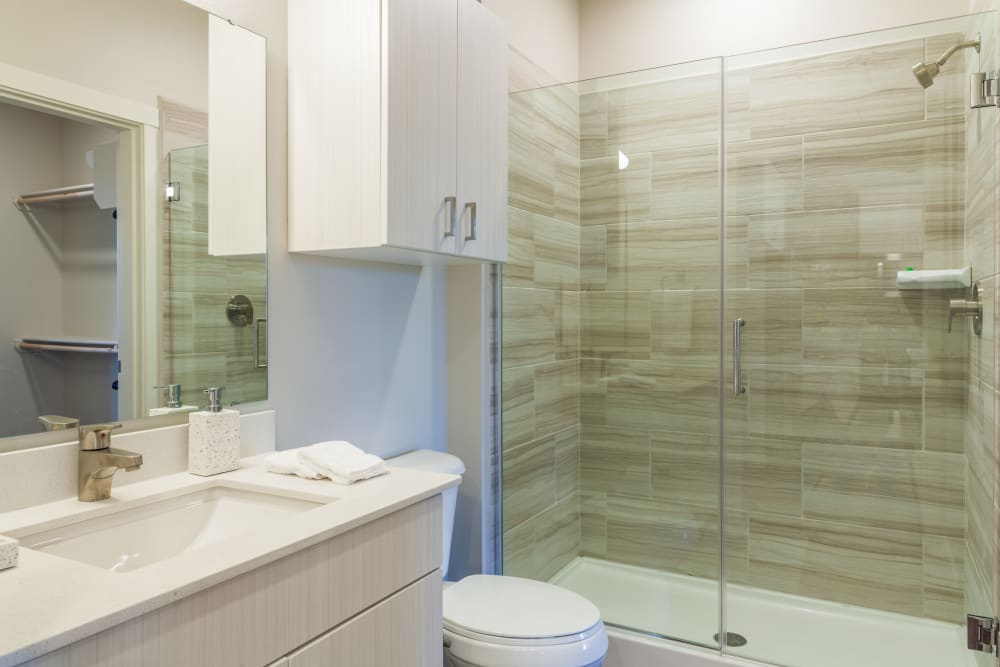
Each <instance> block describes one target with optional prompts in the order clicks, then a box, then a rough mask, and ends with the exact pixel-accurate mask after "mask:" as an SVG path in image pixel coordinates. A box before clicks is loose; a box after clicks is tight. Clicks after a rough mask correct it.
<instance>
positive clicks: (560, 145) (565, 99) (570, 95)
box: [531, 86, 580, 159]
mask: <svg viewBox="0 0 1000 667" xmlns="http://www.w3.org/2000/svg"><path fill="white" fill-rule="evenodd" d="M531 95H532V98H533V101H534V105H535V113H536V118H537V121H536V122H537V126H536V129H535V132H536V134H537V135H538V136H539V137H541V138H542V139H543V140H544V141H545V142H546V143H548V144H550V145H551V146H552V148H554V149H555V150H557V151H561V152H563V153H566V154H567V155H569V156H571V157H573V158H575V159H579V157H580V96H579V95H577V94H576V91H575V90H574V87H573V86H546V87H544V88H539V89H538V90H535V91H533V92H532V93H531Z"/></svg>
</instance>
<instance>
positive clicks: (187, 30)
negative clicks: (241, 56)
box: [0, 0, 208, 109]
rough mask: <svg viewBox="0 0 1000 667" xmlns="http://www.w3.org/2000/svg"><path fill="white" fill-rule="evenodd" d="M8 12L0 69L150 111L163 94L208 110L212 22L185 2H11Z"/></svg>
mask: <svg viewBox="0 0 1000 667" xmlns="http://www.w3.org/2000/svg"><path fill="white" fill-rule="evenodd" d="M3 9H4V15H5V16H7V17H16V19H15V20H5V21H3V22H2V23H0V62H4V63H8V64H10V65H15V66H17V67H22V68H24V69H30V70H33V71H36V72H40V73H42V74H46V75H48V76H53V77H56V78H60V79H68V80H71V81H72V82H73V83H76V84H78V85H81V86H85V87H88V88H93V89H94V90H99V91H102V92H105V93H108V94H112V95H117V96H119V97H123V98H126V99H130V100H133V101H136V102H140V103H142V104H145V105H147V106H149V107H153V108H155V107H156V98H157V96H158V95H162V96H165V97H167V98H169V99H172V100H177V101H181V102H184V103H185V104H187V105H188V106H193V107H196V108H199V109H206V108H207V99H208V21H207V20H206V19H205V15H204V14H203V13H202V12H200V11H198V10H197V9H195V8H193V7H191V5H189V4H187V3H186V2H183V0H154V1H149V0H143V1H141V2H136V1H135V0H88V1H87V2H78V1H77V0H49V1H47V2H36V1H35V0H6V1H5V2H4V7H3ZM108 17H115V20H114V21H109V20H108ZM137 53H142V54H144V57H143V58H136V57H135V54H137Z"/></svg>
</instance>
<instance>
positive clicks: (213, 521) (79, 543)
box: [19, 486, 324, 572]
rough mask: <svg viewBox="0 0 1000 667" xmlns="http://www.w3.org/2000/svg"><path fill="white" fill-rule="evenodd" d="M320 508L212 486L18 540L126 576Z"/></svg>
mask: <svg viewBox="0 0 1000 667" xmlns="http://www.w3.org/2000/svg"><path fill="white" fill-rule="evenodd" d="M323 504H324V503H323V502H315V501H311V500H302V499H299V498H289V497H286V496H279V495H273V494H270V493H260V492H256V491H247V490H242V489H233V488H229V487H223V486H214V487H210V488H207V489H203V490H200V491H195V492H192V493H186V494H184V495H180V496H176V497H174V498H168V499H165V500H159V501H155V502H151V503H148V504H145V505H141V506H139V507H134V508H131V509H122V510H121V511H118V512H115V513H113V514H109V515H106V516H101V517H98V518H94V519H88V520H84V521H80V522H79V523H75V524H73V525H70V526H64V527H61V528H54V529H51V530H43V531H40V532H34V533H31V532H28V533H27V534H24V535H21V536H19V539H20V541H21V546H23V547H26V548H28V549H34V550H36V551H43V552H45V553H48V554H52V555H54V556H61V557H63V558H68V559H71V560H75V561H80V562H82V563H88V564H90V565H96V566H97V567H100V568H103V569H106V570H110V571H112V572H131V571H133V570H137V569H139V568H141V567H145V566H147V565H150V564H152V563H156V562H158V561H161V560H164V559H166V558H171V557H173V556H177V555H179V554H182V553H185V552H188V551H191V550H193V549H198V548H199V547H203V546H206V545H208V544H215V543H218V542H221V541H223V540H225V539H228V538H230V537H234V536H236V535H241V534H246V533H250V532H253V531H254V530H255V529H260V528H261V527H262V526H264V524H266V523H268V522H276V521H280V520H281V519H285V518H288V517H291V516H294V515H296V514H299V513H301V512H305V511H308V510H311V509H315V508H317V507H320V506H322V505H323Z"/></svg>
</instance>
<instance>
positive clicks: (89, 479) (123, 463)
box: [76, 424, 142, 502]
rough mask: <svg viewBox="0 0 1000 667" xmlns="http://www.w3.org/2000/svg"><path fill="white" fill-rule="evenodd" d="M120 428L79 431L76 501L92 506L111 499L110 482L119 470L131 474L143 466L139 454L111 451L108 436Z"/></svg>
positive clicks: (96, 426)
mask: <svg viewBox="0 0 1000 667" xmlns="http://www.w3.org/2000/svg"><path fill="white" fill-rule="evenodd" d="M121 427H122V425H121V424H92V425H90V426H81V427H80V476H79V483H78V485H77V495H76V497H77V498H78V499H79V500H82V501H84V502H91V501H94V500H107V499H108V498H110V497H111V481H112V480H113V479H114V476H115V473H116V472H118V471H119V470H124V471H126V472H131V471H133V470H138V469H139V468H140V467H141V466H142V454H136V453H135V452H127V451H125V450H123V449H112V447H111V432H112V431H114V430H115V429H118V428H121Z"/></svg>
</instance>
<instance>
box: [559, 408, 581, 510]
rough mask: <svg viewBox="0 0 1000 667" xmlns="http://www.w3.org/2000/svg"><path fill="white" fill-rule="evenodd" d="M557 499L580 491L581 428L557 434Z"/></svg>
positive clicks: (575, 427) (573, 428) (569, 429)
mask: <svg viewBox="0 0 1000 667" xmlns="http://www.w3.org/2000/svg"><path fill="white" fill-rule="evenodd" d="M555 437H556V498H557V499H558V500H562V499H563V498H566V497H567V496H569V495H570V494H573V493H576V492H577V491H579V490H580V427H579V426H573V427H571V428H568V429H566V430H565V431H561V432H559V433H556V436H555Z"/></svg>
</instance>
